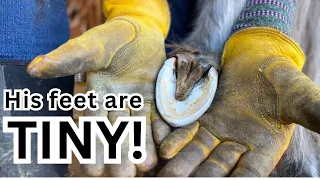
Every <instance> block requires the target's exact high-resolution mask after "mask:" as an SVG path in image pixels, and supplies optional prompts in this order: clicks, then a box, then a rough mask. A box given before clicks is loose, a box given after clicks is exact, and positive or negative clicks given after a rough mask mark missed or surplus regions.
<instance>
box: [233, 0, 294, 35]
mask: <svg viewBox="0 0 320 180" xmlns="http://www.w3.org/2000/svg"><path fill="white" fill-rule="evenodd" d="M296 4H297V2H296V0H247V2H246V6H245V7H244V9H243V11H242V12H241V14H240V16H239V17H238V19H237V21H236V23H235V25H234V27H233V32H236V31H239V30H241V29H244V28H248V27H257V26H258V27H270V28H274V29H278V30H280V31H281V32H283V33H285V34H287V35H289V36H291V29H292V22H293V17H294V11H295V7H296Z"/></svg>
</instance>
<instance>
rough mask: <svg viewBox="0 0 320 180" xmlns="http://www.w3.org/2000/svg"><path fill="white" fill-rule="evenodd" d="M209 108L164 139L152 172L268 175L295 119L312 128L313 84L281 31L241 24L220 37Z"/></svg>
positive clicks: (319, 99) (319, 96) (316, 97)
mask: <svg viewBox="0 0 320 180" xmlns="http://www.w3.org/2000/svg"><path fill="white" fill-rule="evenodd" d="M222 61H223V64H222V72H221V76H220V79H219V85H218V89H217V93H216V95H215V99H214V101H213V103H212V106H211V108H210V109H209V110H208V111H207V113H206V114H205V115H204V116H202V117H201V118H200V119H199V121H198V122H195V123H194V124H191V125H189V126H186V127H184V128H181V129H177V130H176V131H174V132H172V133H171V134H170V135H169V136H168V137H166V138H165V139H164V140H163V142H162V145H161V147H160V156H162V157H163V158H166V159H171V158H172V157H173V158H172V159H171V160H169V161H168V163H167V164H166V165H165V167H164V168H163V169H162V170H161V171H160V172H159V176H189V175H194V176H268V175H269V173H270V172H271V171H272V169H273V168H274V167H275V166H276V164H277V163H278V161H279V160H280V158H281V156H282V155H283V153H284V151H285V150H286V149H287V147H288V144H289V142H290V139H291V136H292V133H293V130H294V126H295V123H298V124H301V125H303V126H305V127H306V128H309V129H311V130H313V131H316V132H318V133H319V132H320V111H319V110H320V89H319V88H318V87H317V86H316V85H315V84H314V83H313V82H312V81H311V80H310V79H309V78H308V77H306V76H305V75H304V74H303V73H302V72H301V69H302V66H303V63H304V55H303V53H302V51H301V50H300V48H299V47H298V46H297V45H296V44H295V43H294V42H293V41H292V40H291V39H290V38H289V37H287V36H286V35H284V34H282V33H281V32H280V31H278V30H274V29H270V28H248V29H245V30H242V31H239V32H237V33H236V34H234V35H233V36H232V37H231V38H230V39H229V41H228V42H227V44H226V46H225V49H224V55H223V59H222Z"/></svg>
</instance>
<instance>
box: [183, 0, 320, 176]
mask: <svg viewBox="0 0 320 180" xmlns="http://www.w3.org/2000/svg"><path fill="white" fill-rule="evenodd" d="M245 2H246V0H199V2H198V4H197V5H198V7H197V9H198V17H197V19H196V22H195V23H194V29H193V32H191V33H190V35H189V36H188V37H187V38H186V39H185V41H184V43H185V44H187V45H189V46H192V47H194V48H195V49H199V50H201V51H203V52H200V53H202V54H210V52H214V53H215V54H216V53H218V54H221V53H222V50H223V47H224V44H225V42H226V40H227V39H228V38H229V36H230V35H231V32H232V26H233V24H234V22H235V20H236V18H237V17H238V15H239V14H240V12H241V10H242V9H243V7H244V6H245ZM319 8H320V1H315V0H313V1H312V0H301V1H299V2H298V7H297V11H296V16H295V23H294V29H293V36H294V39H295V40H297V42H298V43H299V44H300V45H301V47H302V48H303V50H304V52H306V57H307V59H308V61H307V63H306V65H305V68H304V72H305V73H306V74H307V75H308V76H309V77H310V78H311V79H312V80H314V81H315V82H316V83H318V84H320V73H319V69H320V60H319V59H320V43H319V42H320V11H319ZM204 59H207V60H206V61H208V59H209V60H210V59H211V60H212V59H219V58H214V57H212V58H210V57H209V58H204ZM316 59H318V61H317V60H316ZM217 63H220V62H219V60H218V62H217ZM319 161H320V136H319V135H318V134H316V133H314V132H311V131H309V130H307V129H305V128H304V127H302V126H298V125H297V126H296V128H295V131H294V134H293V137H292V140H291V142H290V145H289V148H288V149H287V151H286V152H285V154H284V156H283V157H282V158H281V160H280V162H279V163H278V165H277V167H276V168H275V169H274V171H273V172H272V173H271V175H270V176H287V177H288V176H319V175H320V171H319V169H320V166H319Z"/></svg>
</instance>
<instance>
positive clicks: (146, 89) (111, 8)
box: [27, 0, 170, 176]
mask: <svg viewBox="0 0 320 180" xmlns="http://www.w3.org/2000/svg"><path fill="white" fill-rule="evenodd" d="M104 13H105V15H106V18H107V21H106V23H104V24H102V25H100V26H98V27H95V28H93V29H91V30H89V31H87V32H85V33H84V34H83V35H82V36H80V37H78V38H75V39H72V40H69V41H68V42H67V43H65V44H63V45H62V46H60V47H59V48H57V49H56V50H54V51H52V52H50V53H49V54H46V55H41V56H38V57H37V58H35V59H34V60H33V61H32V62H31V63H30V64H29V66H28V68H27V71H28V73H29V74H30V75H31V76H33V77H39V78H54V77H61V76H67V75H72V74H75V73H79V72H89V73H87V90H95V92H96V93H97V94H98V95H99V101H98V102H99V103H102V97H103V96H104V95H105V94H107V93H116V94H117V93H128V94H132V93H140V94H141V95H142V96H143V97H144V102H145V104H144V108H143V109H142V110H141V111H139V112H133V111H130V110H128V109H127V111H125V112H119V111H118V112H105V111H103V110H99V111H96V112H89V111H86V113H85V115H88V116H108V117H109V119H110V121H112V122H113V121H115V120H116V118H117V117H118V116H120V115H121V116H122V115H126V116H128V115H131V116H136V115H138V116H146V117H147V131H146V132H147V141H146V143H147V145H146V151H147V159H146V161H145V162H144V163H142V164H139V165H136V166H135V165H134V164H132V163H131V162H130V161H129V160H128V156H127V153H128V148H129V147H128V145H127V142H124V145H123V147H122V164H119V165H108V166H106V167H105V165H104V164H103V147H102V144H101V143H100V145H99V143H98V145H97V153H98V154H97V159H98V160H97V162H98V163H97V164H96V165H83V166H82V168H83V169H84V171H85V172H86V173H87V174H88V175H91V176H135V175H136V172H137V171H141V172H145V171H148V170H150V169H152V168H153V167H154V166H155V165H156V164H157V155H156V149H155V144H154V140H153V138H152V137H153V136H152V130H151V123H154V124H155V127H156V128H155V129H161V128H162V129H164V130H163V131H161V132H159V133H157V132H155V133H154V134H155V136H156V137H155V138H156V139H155V140H156V141H157V142H160V140H161V138H163V137H164V136H165V135H163V133H165V132H169V130H170V128H169V127H168V126H167V125H166V124H165V123H163V122H162V121H161V119H160V117H159V116H158V114H157V112H156V109H155V105H154V91H155V90H154V86H155V79H156V77H157V73H158V70H159V69H160V67H161V66H162V64H163V61H164V60H165V58H166V56H165V48H164V38H165V37H166V35H167V33H168V29H169V24H170V15H169V10H168V6H167V2H166V1H165V0H157V1H145V0H104ZM100 108H102V105H101V104H100ZM158 121H161V122H158ZM158 126H160V128H158ZM161 134H162V135H161Z"/></svg>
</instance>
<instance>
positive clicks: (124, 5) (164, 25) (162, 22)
mask: <svg viewBox="0 0 320 180" xmlns="http://www.w3.org/2000/svg"><path fill="white" fill-rule="evenodd" d="M103 6H104V8H103V10H104V14H105V16H106V18H107V20H110V19H113V18H115V17H120V16H127V17H132V18H135V19H137V20H139V21H141V22H142V23H145V24H147V25H149V26H151V27H152V28H159V29H160V30H161V32H162V34H163V37H164V38H165V37H166V36H167V34H168V32H169V27H170V11H169V7H168V4H167V1H166V0H104V1H103Z"/></svg>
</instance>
